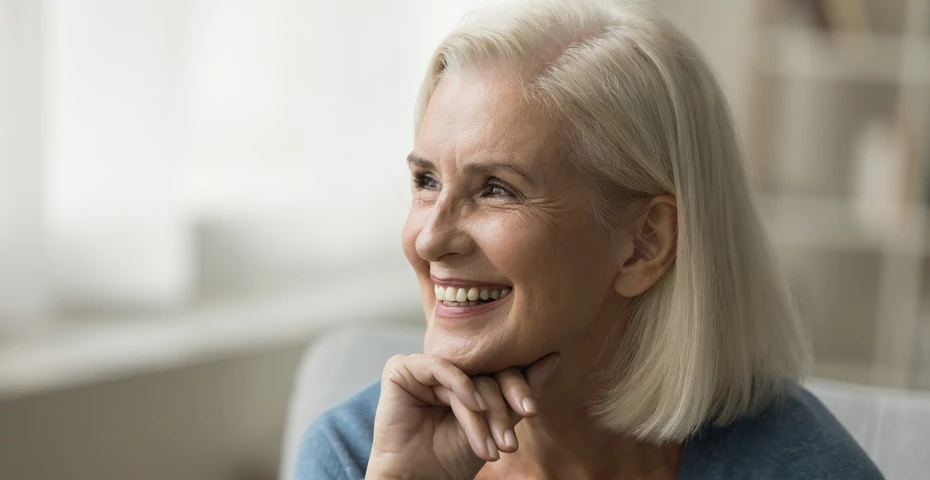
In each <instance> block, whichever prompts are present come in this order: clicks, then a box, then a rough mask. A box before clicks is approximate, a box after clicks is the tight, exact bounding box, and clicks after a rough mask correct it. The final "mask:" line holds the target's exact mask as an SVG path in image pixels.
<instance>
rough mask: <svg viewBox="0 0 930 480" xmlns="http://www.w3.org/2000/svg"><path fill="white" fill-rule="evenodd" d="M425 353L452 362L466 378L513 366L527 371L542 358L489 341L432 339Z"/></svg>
mask: <svg viewBox="0 0 930 480" xmlns="http://www.w3.org/2000/svg"><path fill="white" fill-rule="evenodd" d="M424 353H425V354H426V355H431V356H435V357H438V358H442V359H444V360H448V361H450V362H452V364H453V365H455V366H456V367H457V368H458V369H460V370H461V371H462V372H464V373H465V374H466V375H468V376H470V377H473V376H476V375H492V374H495V373H497V372H499V371H501V370H504V369H506V368H510V367H516V368H519V369H521V370H522V369H524V368H525V367H526V366H528V365H530V364H532V363H533V362H534V361H536V360H538V359H539V358H542V357H544V356H545V355H546V353H549V352H546V353H543V354H540V355H526V354H521V352H520V351H518V350H516V349H514V348H513V347H509V346H506V345H501V344H493V343H486V342H476V343H470V344H469V343H464V342H461V341H456V342H445V341H438V342H431V341H430V340H429V338H427V341H426V343H425V350H424Z"/></svg>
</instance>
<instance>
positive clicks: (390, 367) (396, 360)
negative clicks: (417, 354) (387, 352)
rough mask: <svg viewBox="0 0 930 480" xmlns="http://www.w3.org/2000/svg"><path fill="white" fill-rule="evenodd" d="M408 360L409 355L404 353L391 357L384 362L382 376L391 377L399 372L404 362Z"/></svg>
mask: <svg viewBox="0 0 930 480" xmlns="http://www.w3.org/2000/svg"><path fill="white" fill-rule="evenodd" d="M406 360H407V357H406V356H404V355H394V356H393V357H391V358H389V359H388V361H387V362H385V364H384V370H382V371H381V376H382V377H385V378H391V377H392V376H395V375H397V374H398V369H399V368H400V367H401V366H402V365H404V362H405V361H406Z"/></svg>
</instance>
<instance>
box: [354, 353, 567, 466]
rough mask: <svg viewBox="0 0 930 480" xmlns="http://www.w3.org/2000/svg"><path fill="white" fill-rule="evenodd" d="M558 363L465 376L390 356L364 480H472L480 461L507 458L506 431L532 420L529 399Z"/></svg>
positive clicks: (511, 439) (513, 445) (510, 437)
mask: <svg viewBox="0 0 930 480" xmlns="http://www.w3.org/2000/svg"><path fill="white" fill-rule="evenodd" d="M558 361H559V356H558V354H549V355H547V356H545V357H543V358H541V359H539V360H537V361H536V362H535V363H533V364H532V365H530V366H529V367H527V368H526V369H525V370H520V369H517V368H507V369H505V370H502V371H500V372H498V373H496V374H494V375H492V376H485V375H481V376H475V377H468V376H467V375H466V374H465V373H463V372H462V371H461V370H459V369H458V368H457V367H456V366H455V365H453V364H452V363H451V362H449V361H447V360H443V359H441V358H436V357H431V356H427V355H411V356H403V355H397V356H395V357H393V358H391V359H390V360H388V362H387V364H386V365H385V367H384V372H383V373H382V376H381V399H380V401H379V403H378V411H377V413H376V414H375V427H374V442H373V445H372V449H371V458H370V460H369V462H368V472H367V475H366V478H369V479H385V478H424V479H426V478H428V479H447V480H460V479H469V480H471V479H474V478H475V475H477V474H478V471H479V470H480V469H481V467H482V466H483V465H484V463H485V462H493V461H496V460H498V459H499V458H500V453H499V452H506V453H513V452H515V451H517V448H518V443H517V438H516V434H515V431H514V426H515V425H516V424H517V423H518V422H519V421H520V420H522V419H523V418H529V417H532V416H534V415H536V413H537V411H536V405H537V403H536V399H538V397H539V395H540V394H541V393H542V388H543V386H544V385H545V383H546V381H547V380H548V379H549V377H550V376H551V374H552V372H553V370H555V366H556V364H557V363H558Z"/></svg>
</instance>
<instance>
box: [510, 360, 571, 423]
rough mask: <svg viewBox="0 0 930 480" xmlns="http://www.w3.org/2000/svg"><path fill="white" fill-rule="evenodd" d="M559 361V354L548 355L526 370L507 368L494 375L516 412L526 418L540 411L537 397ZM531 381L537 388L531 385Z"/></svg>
mask: <svg viewBox="0 0 930 480" xmlns="http://www.w3.org/2000/svg"><path fill="white" fill-rule="evenodd" d="M558 361H559V357H558V355H557V354H555V355H547V356H545V357H543V358H541V359H539V360H537V361H536V362H535V363H533V364H532V365H530V367H529V368H527V369H526V370H525V371H520V370H519V369H517V368H507V369H504V370H501V371H500V372H498V373H497V374H495V375H494V378H495V380H497V383H498V384H499V385H500V389H501V391H502V392H503V394H504V398H506V399H507V403H508V404H509V405H510V407H511V408H512V409H513V411H514V412H516V413H518V414H520V416H522V417H525V418H530V417H533V416H535V415H536V414H537V413H539V407H538V405H537V403H536V398H538V397H539V395H540V394H542V387H543V386H544V385H545V383H546V380H548V379H549V377H550V376H551V375H552V372H553V371H554V370H555V366H556V364H557V363H558ZM531 381H532V383H533V384H534V385H535V388H534V387H533V386H531V385H530V382H531ZM515 421H516V420H515Z"/></svg>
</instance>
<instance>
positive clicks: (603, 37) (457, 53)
mask: <svg viewBox="0 0 930 480" xmlns="http://www.w3.org/2000/svg"><path fill="white" fill-rule="evenodd" d="M481 68H485V69H488V68H492V69H497V70H498V71H501V72H507V73H510V74H512V75H515V76H516V77H515V78H518V79H519V80H520V81H521V83H522V84H523V85H524V86H525V89H526V95H527V97H528V98H531V99H533V100H535V101H538V102H539V103H540V105H542V106H544V108H546V110H547V111H548V112H550V113H551V115H553V118H556V119H557V120H559V121H561V122H562V123H563V125H564V130H565V142H566V144H567V145H568V147H569V151H570V152H571V157H572V158H570V159H567V160H569V161H572V162H574V163H575V164H576V165H577V166H578V167H579V168H581V169H582V170H583V171H585V172H586V173H588V174H590V175H591V177H592V179H593V180H594V183H595V184H597V185H600V186H602V187H601V188H598V192H596V193H597V195H595V196H596V197H597V198H598V199H599V200H600V201H599V202H598V205H596V206H595V208H593V212H592V213H593V214H595V215H598V218H599V219H603V220H605V221H608V220H610V219H611V215H612V212H620V211H623V210H624V208H625V204H629V203H631V202H635V201H637V199H639V201H642V199H644V198H646V199H648V198H650V197H652V196H656V195H660V194H672V195H674V196H675V198H676V199H677V202H678V220H677V221H678V239H677V256H676V259H675V263H674V265H673V266H672V267H671V268H670V270H669V271H668V272H667V273H666V274H665V275H664V276H663V277H662V279H660V280H659V282H657V283H656V284H655V285H654V286H653V287H651V288H650V289H649V290H647V291H646V292H645V293H643V294H642V295H640V296H639V297H637V298H634V299H633V300H632V302H631V305H632V307H631V314H630V317H629V318H628V320H627V321H628V322H629V323H628V325H627V331H626V332H627V333H626V334H625V335H624V340H623V343H622V344H621V345H620V347H619V348H618V350H617V351H616V352H615V360H614V363H613V369H612V370H611V371H610V372H607V375H608V377H607V380H608V381H607V384H609V387H608V388H607V389H606V390H605V391H604V392H603V393H604V395H603V397H602V398H601V399H600V400H597V401H595V402H594V404H593V405H591V409H592V410H591V411H592V412H594V414H595V415H596V416H597V418H598V419H599V420H600V421H601V422H602V423H603V424H604V425H605V426H606V427H607V428H610V429H613V430H615V431H620V432H625V433H627V434H630V435H635V436H637V437H638V438H640V439H643V440H648V441H653V442H666V441H682V440H684V439H686V438H687V437H688V436H689V435H691V434H693V433H694V432H696V431H697V430H699V429H700V428H701V427H702V426H704V425H706V424H710V423H712V424H715V425H719V426H723V425H727V424H729V423H731V422H733V421H734V420H736V419H738V418H740V417H742V416H746V415H752V414H755V413H758V412H759V411H760V410H761V409H762V408H764V407H766V406H767V405H769V404H771V403H772V402H775V401H778V400H779V399H781V398H784V397H785V396H786V395H788V394H790V393H791V391H792V390H793V389H795V388H797V385H798V382H799V380H800V378H801V377H802V375H803V372H804V371H805V369H806V366H807V363H808V356H809V355H808V351H809V347H808V341H807V339H806V337H805V333H804V329H803V328H802V326H801V323H800V321H799V318H798V315H797V312H796V309H795V306H794V302H793V300H792V298H791V296H790V294H789V292H788V289H787V287H786V284H785V282H784V280H783V278H782V276H781V274H780V273H779V270H778V268H777V267H776V262H775V260H774V256H773V254H772V251H771V248H770V247H769V244H768V240H767V238H766V235H765V232H764V230H763V228H762V226H761V223H760V220H759V217H758V214H757V212H756V209H755V207H754V205H753V201H752V198H751V194H750V190H749V186H748V181H747V178H746V175H745V172H744V168H743V164H742V153H741V150H740V147H739V145H738V139H737V135H736V132H735V130H734V126H733V120H732V118H731V115H730V112H729V107H728V105H727V102H726V99H725V98H724V95H723V93H722V91H721V89H720V86H719V85H718V83H717V81H716V80H715V78H714V76H713V74H712V73H711V71H710V69H709V67H708V65H707V63H706V61H705V60H704V59H703V57H702V55H701V54H700V53H699V52H698V50H697V48H696V47H695V46H694V44H693V43H692V42H691V41H690V40H688V39H687V38H686V37H685V36H684V35H683V34H682V33H681V32H680V31H679V30H677V29H676V28H675V27H673V26H672V25H671V24H670V23H668V22H667V21H666V20H664V19H663V18H661V17H660V16H659V15H657V14H656V13H654V12H653V11H652V10H650V8H648V7H647V6H646V5H643V4H633V3H616V2H607V1H596V0H538V1H520V2H516V3H513V2H511V3H505V4H495V5H492V6H489V7H485V8H483V9H481V10H478V11H476V12H474V13H473V14H471V15H469V16H466V17H465V19H464V20H463V22H462V23H461V24H460V25H459V26H458V27H456V29H455V30H454V31H453V32H452V33H451V34H450V35H449V36H448V37H446V38H445V40H443V42H442V43H441V45H440V46H439V48H438V49H437V50H436V52H435V54H434V55H433V57H432V60H431V62H430V66H429V70H428V72H427V75H426V78H425V79H424V82H423V85H422V87H421V90H420V96H419V100H418V105H417V111H416V122H415V129H416V132H419V129H420V122H421V120H422V118H423V114H424V112H425V110H426V105H427V103H428V102H429V101H430V96H431V95H432V93H433V91H434V90H435V89H436V86H437V84H438V83H439V81H440V80H441V79H442V78H443V76H445V75H450V74H454V73H455V72H457V71H461V70H463V69H481ZM610 228H614V227H610Z"/></svg>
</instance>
